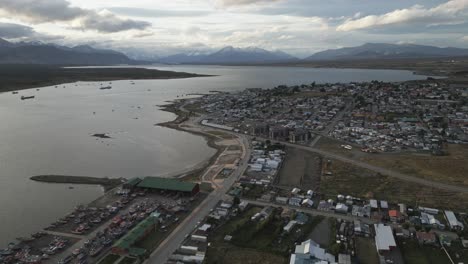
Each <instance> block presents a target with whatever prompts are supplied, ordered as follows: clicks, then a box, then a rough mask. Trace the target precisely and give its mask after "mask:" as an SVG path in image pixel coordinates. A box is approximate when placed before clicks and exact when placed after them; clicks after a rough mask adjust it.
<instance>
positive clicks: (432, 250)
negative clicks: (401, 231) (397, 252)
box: [399, 240, 451, 264]
mask: <svg viewBox="0 0 468 264" xmlns="http://www.w3.org/2000/svg"><path fill="white" fill-rule="evenodd" d="M399 247H400V249H401V252H402V254H403V258H404V260H405V263H407V264H450V263H451V262H450V260H449V258H448V257H447V255H446V254H445V253H444V251H443V250H442V249H440V248H439V247H430V246H424V247H422V246H420V245H419V244H418V243H417V242H416V241H415V240H402V241H399Z"/></svg>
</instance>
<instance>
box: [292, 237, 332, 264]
mask: <svg viewBox="0 0 468 264" xmlns="http://www.w3.org/2000/svg"><path fill="white" fill-rule="evenodd" d="M301 259H302V260H301ZM304 259H306V260H309V261H308V262H305V261H303V260H304ZM310 260H312V261H313V260H316V261H314V262H311V261H310ZM317 260H318V261H325V262H324V263H336V257H335V256H334V255H332V254H330V253H327V252H326V251H325V249H323V248H321V247H320V246H319V245H318V244H317V243H315V242H314V241H312V240H310V239H309V240H307V241H304V242H302V243H301V244H300V245H297V246H296V249H295V251H294V254H292V255H291V260H290V262H289V263H290V264H291V263H292V264H299V263H317ZM318 263H321V262H318ZM322 263H323V262H322Z"/></svg>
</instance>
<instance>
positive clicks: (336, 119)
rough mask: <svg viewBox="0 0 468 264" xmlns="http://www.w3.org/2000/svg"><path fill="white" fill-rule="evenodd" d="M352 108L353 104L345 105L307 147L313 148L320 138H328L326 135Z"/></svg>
mask: <svg viewBox="0 0 468 264" xmlns="http://www.w3.org/2000/svg"><path fill="white" fill-rule="evenodd" d="M352 108H353V102H349V103H348V104H346V107H345V108H344V109H343V110H341V111H340V112H339V113H338V114H337V115H336V116H335V117H334V118H333V120H332V122H330V124H328V126H327V127H326V128H325V129H324V130H323V131H322V132H321V133H320V134H318V135H317V136H316V137H315V138H314V139H313V140H312V142H310V144H309V146H310V147H313V146H315V144H317V142H319V140H320V139H321V138H322V136H328V134H329V133H330V132H331V131H332V130H333V129H334V128H335V126H336V124H337V123H338V122H339V121H340V120H341V119H343V116H344V114H345V113H346V112H348V111H350V110H351V109H352Z"/></svg>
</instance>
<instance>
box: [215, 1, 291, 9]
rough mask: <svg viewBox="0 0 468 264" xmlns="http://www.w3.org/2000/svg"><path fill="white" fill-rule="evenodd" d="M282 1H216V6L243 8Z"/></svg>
mask: <svg viewBox="0 0 468 264" xmlns="http://www.w3.org/2000/svg"><path fill="white" fill-rule="evenodd" d="M279 1H282V0H214V2H215V5H216V6H221V7H230V6H242V5H251V4H258V3H263V4H264V3H272V2H279Z"/></svg>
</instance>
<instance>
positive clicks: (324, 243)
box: [309, 218, 332, 248]
mask: <svg viewBox="0 0 468 264" xmlns="http://www.w3.org/2000/svg"><path fill="white" fill-rule="evenodd" d="M331 233H332V232H331V225H330V219H329V218H325V219H323V220H322V222H320V223H319V224H318V225H317V226H316V227H315V228H314V231H312V233H311V234H310V236H309V238H310V239H312V240H313V241H315V242H317V243H318V244H320V246H321V247H323V248H328V247H329V246H330V244H331V235H332V234H331Z"/></svg>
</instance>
